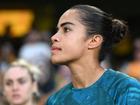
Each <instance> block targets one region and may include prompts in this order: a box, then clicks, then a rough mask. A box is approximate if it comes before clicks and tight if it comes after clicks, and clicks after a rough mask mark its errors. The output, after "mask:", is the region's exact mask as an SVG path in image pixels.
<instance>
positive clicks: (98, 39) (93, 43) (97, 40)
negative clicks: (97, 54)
mask: <svg viewBox="0 0 140 105" xmlns="http://www.w3.org/2000/svg"><path fill="white" fill-rule="evenodd" d="M102 42H103V37H102V36H101V35H99V34H97V35H94V36H92V37H91V38H89V39H88V48H89V49H92V48H96V47H99V46H101V44H102Z"/></svg>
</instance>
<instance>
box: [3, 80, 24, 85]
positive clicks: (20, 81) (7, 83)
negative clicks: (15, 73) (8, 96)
mask: <svg viewBox="0 0 140 105" xmlns="http://www.w3.org/2000/svg"><path fill="white" fill-rule="evenodd" d="M25 82H26V80H19V81H18V83H19V84H24V83H25ZM12 84H13V83H12V82H9V81H8V82H6V85H7V86H11V85H12Z"/></svg>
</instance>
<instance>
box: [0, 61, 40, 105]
mask: <svg viewBox="0 0 140 105" xmlns="http://www.w3.org/2000/svg"><path fill="white" fill-rule="evenodd" d="M40 73H41V72H40V70H39V69H38V68H37V67H36V66H34V65H31V64H29V63H28V62H26V61H24V60H17V61H14V62H12V64H11V65H10V66H9V67H8V69H7V70H6V71H5V72H4V75H3V95H4V99H5V100H4V102H5V103H4V104H5V105H37V95H38V87H37V81H38V79H39V76H40Z"/></svg>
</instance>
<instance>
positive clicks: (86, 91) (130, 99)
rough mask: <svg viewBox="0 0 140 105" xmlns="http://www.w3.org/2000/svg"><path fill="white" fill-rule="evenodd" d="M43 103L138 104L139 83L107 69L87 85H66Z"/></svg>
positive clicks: (48, 104)
mask: <svg viewBox="0 0 140 105" xmlns="http://www.w3.org/2000/svg"><path fill="white" fill-rule="evenodd" d="M45 105H140V83H139V81H137V80H136V79H134V78H132V77H129V76H128V75H126V74H123V73H120V72H117V71H114V70H111V69H108V70H106V71H105V72H104V74H103V75H102V76H101V77H100V79H99V80H97V81H96V82H95V83H94V84H92V85H91V86H89V87H86V88H81V89H78V88H74V87H73V85H72V83H70V84H68V85H66V86H65V87H63V88H62V89H60V90H59V91H58V92H56V93H54V94H53V95H52V96H50V97H49V99H48V100H47V102H46V104H45Z"/></svg>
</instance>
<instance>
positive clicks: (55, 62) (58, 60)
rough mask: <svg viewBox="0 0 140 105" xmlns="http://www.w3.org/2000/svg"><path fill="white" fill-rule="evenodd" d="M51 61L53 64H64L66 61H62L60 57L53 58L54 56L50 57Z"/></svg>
mask: <svg viewBox="0 0 140 105" xmlns="http://www.w3.org/2000/svg"><path fill="white" fill-rule="evenodd" d="M51 62H52V63H53V64H65V63H66V61H63V60H61V59H55V58H51Z"/></svg>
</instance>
